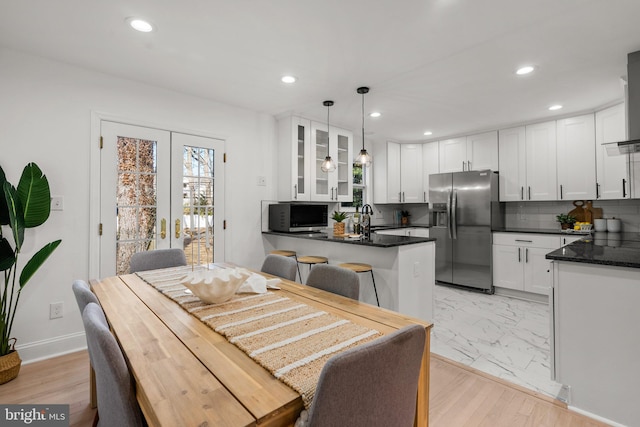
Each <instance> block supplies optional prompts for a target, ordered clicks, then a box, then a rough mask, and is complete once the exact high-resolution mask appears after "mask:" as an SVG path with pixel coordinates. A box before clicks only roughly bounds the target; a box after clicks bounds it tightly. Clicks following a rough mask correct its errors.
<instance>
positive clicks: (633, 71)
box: [603, 51, 640, 156]
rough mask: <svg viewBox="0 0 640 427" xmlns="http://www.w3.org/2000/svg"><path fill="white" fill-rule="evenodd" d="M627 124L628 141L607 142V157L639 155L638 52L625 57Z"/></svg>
mask: <svg viewBox="0 0 640 427" xmlns="http://www.w3.org/2000/svg"><path fill="white" fill-rule="evenodd" d="M627 123H628V133H627V136H628V138H629V140H627V141H620V142H609V143H606V144H603V145H605V146H606V147H607V154H608V155H609V156H616V155H620V154H630V153H640V51H638V52H632V53H630V54H629V55H627Z"/></svg>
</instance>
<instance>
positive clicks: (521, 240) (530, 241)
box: [516, 239, 533, 243]
mask: <svg viewBox="0 0 640 427" xmlns="http://www.w3.org/2000/svg"><path fill="white" fill-rule="evenodd" d="M516 242H527V243H533V240H523V239H516Z"/></svg>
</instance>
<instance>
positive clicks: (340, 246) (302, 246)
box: [262, 231, 435, 322]
mask: <svg viewBox="0 0 640 427" xmlns="http://www.w3.org/2000/svg"><path fill="white" fill-rule="evenodd" d="M262 236H263V239H262V240H263V245H264V250H265V254H268V253H269V252H271V251H272V250H275V249H286V250H294V251H296V252H297V253H298V257H300V256H305V255H317V256H324V257H327V258H328V259H329V264H333V265H337V264H340V263H346V262H362V263H367V264H370V265H371V266H373V273H374V277H375V281H376V288H377V291H378V298H379V300H380V306H381V307H385V308H388V309H391V310H394V311H397V312H399V313H402V314H406V315H408V316H413V317H417V318H419V319H422V320H425V321H428V322H430V321H432V320H433V287H434V284H435V244H434V242H435V239H432V238H428V237H412V236H392V235H379V234H375V233H372V234H371V238H370V239H367V240H365V239H350V238H343V237H334V236H333V235H332V234H325V233H279V232H272V231H265V232H263V233H262ZM300 268H301V273H302V277H303V282H304V281H305V280H306V277H307V275H308V268H306V266H304V265H302V264H301V265H300ZM360 283H361V286H360V301H363V302H367V303H369V304H373V305H375V304H376V297H375V293H374V289H373V284H372V283H371V276H370V275H369V274H361V275H360Z"/></svg>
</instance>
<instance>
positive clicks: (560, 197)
mask: <svg viewBox="0 0 640 427" xmlns="http://www.w3.org/2000/svg"><path fill="white" fill-rule="evenodd" d="M560 200H562V184H560Z"/></svg>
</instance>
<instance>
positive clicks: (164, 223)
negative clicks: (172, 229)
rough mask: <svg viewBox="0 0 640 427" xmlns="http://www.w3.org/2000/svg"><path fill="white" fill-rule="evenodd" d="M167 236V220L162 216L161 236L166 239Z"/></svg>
mask: <svg viewBox="0 0 640 427" xmlns="http://www.w3.org/2000/svg"><path fill="white" fill-rule="evenodd" d="M166 237H167V220H166V219H165V218H162V219H161V220H160V238H162V239H164V238H166Z"/></svg>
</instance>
